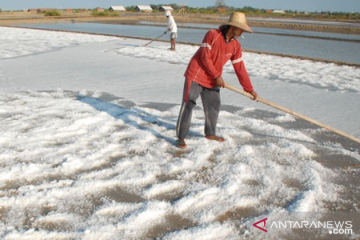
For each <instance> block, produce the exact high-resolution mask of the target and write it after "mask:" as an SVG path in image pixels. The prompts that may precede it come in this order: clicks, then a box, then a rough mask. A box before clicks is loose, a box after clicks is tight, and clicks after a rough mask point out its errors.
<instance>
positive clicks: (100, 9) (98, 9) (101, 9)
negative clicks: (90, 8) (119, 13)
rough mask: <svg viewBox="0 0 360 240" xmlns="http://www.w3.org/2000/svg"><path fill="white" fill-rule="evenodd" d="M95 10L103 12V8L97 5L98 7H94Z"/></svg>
mask: <svg viewBox="0 0 360 240" xmlns="http://www.w3.org/2000/svg"><path fill="white" fill-rule="evenodd" d="M95 10H96V11H98V12H103V11H104V9H103V8H99V7H98V8H95Z"/></svg>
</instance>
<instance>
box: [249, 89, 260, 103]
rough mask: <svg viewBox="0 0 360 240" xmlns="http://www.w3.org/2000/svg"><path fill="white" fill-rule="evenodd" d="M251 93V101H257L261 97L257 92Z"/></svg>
mask: <svg viewBox="0 0 360 240" xmlns="http://www.w3.org/2000/svg"><path fill="white" fill-rule="evenodd" d="M249 93H250V94H251V95H252V96H253V97H252V98H251V99H252V100H254V101H257V99H258V97H259V95H258V94H257V93H256V92H255V91H251V92H249Z"/></svg>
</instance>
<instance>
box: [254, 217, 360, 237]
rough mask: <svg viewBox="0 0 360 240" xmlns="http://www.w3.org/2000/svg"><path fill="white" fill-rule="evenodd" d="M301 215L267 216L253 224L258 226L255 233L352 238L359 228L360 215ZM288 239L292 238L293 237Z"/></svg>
mask: <svg viewBox="0 0 360 240" xmlns="http://www.w3.org/2000/svg"><path fill="white" fill-rule="evenodd" d="M347 215H349V214H347ZM358 215H359V214H358ZM299 216H300V214H299V215H297V216H292V218H293V219H296V220H288V219H289V218H290V216H289V215H287V216H284V217H283V218H281V217H280V216H279V215H278V216H277V217H276V220H271V219H270V217H267V218H264V219H261V220H259V221H257V222H255V223H253V224H252V226H253V227H255V228H256V230H254V232H255V233H256V231H257V232H258V233H259V234H261V233H263V234H266V235H272V236H276V235H282V236H284V235H287V236H291V235H296V239H308V237H309V236H311V237H312V238H311V239H324V238H323V237H324V236H329V237H330V238H329V239H338V238H340V239H347V238H348V239H351V237H354V236H356V235H355V229H354V228H359V226H357V225H359V221H358V220H359V219H358V218H359V216H357V217H356V218H357V219H356V218H354V217H353V216H352V217H351V216H350V217H349V216H347V217H344V215H341V214H340V215H338V216H339V217H338V219H336V215H335V214H332V215H331V217H330V218H329V214H327V217H324V216H321V217H319V220H317V219H315V220H314V219H313V218H314V217H313V216H312V217H309V216H308V217H306V216H307V215H306V214H302V215H301V217H299ZM306 218H308V219H306ZM279 219H286V220H279ZM310 219H311V220H310ZM300 232H301V234H305V235H300V236H301V238H298V237H299V235H298V234H299V233H300ZM306 235H307V236H306ZM294 237H295V236H294ZM288 239H291V237H290V238H288Z"/></svg>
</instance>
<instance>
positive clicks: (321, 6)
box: [0, 0, 360, 12]
mask: <svg viewBox="0 0 360 240" xmlns="http://www.w3.org/2000/svg"><path fill="white" fill-rule="evenodd" d="M215 2H216V0H210V1H209V0H196V1H194V0H193V1H186V0H182V1H172V0H170V1H166V0H165V1H164V0H136V1H133V0H123V1H119V0H102V1H100V0H80V1H72V0H59V1H49V0H30V1H29V0H11V1H10V0H0V9H3V10H23V9H28V8H39V7H52V8H95V7H108V6H114V5H122V6H132V5H149V4H171V3H176V4H178V5H180V4H185V3H186V5H188V6H191V7H207V6H213V5H215ZM225 4H226V5H227V6H233V7H244V6H251V7H254V8H261V9H262V8H264V9H283V10H293V11H310V12H315V11H318V12H321V11H331V12H338V11H341V12H360V2H359V0H342V1H339V0H302V1H289V0H241V1H239V0H225Z"/></svg>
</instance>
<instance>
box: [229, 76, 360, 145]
mask: <svg viewBox="0 0 360 240" xmlns="http://www.w3.org/2000/svg"><path fill="white" fill-rule="evenodd" d="M225 88H227V89H229V90H231V91H234V92H237V93H240V94H242V95H244V96H246V97H249V98H253V96H252V95H251V94H250V93H247V92H245V91H244V90H241V89H239V88H237V87H234V86H232V85H230V84H227V83H225ZM257 101H258V102H261V103H263V104H266V105H268V106H270V107H273V108H276V109H278V110H280V111H283V112H286V113H289V114H291V115H293V116H296V117H298V118H301V119H303V120H305V121H308V122H310V123H313V124H315V125H318V126H320V127H322V128H326V129H327V130H330V131H332V132H334V133H337V134H339V135H341V136H344V137H346V138H349V139H351V140H353V141H355V142H357V143H360V139H358V138H355V137H353V136H351V135H349V134H347V133H344V132H342V131H340V130H337V129H335V128H333V127H330V126H328V125H325V124H323V123H321V122H318V121H316V120H314V119H311V118H309V117H306V116H304V115H301V114H300V113H297V112H294V111H292V110H290V109H287V108H285V107H282V106H279V105H277V104H275V103H273V102H270V101H267V100H265V99H263V98H261V97H258V98H257Z"/></svg>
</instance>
